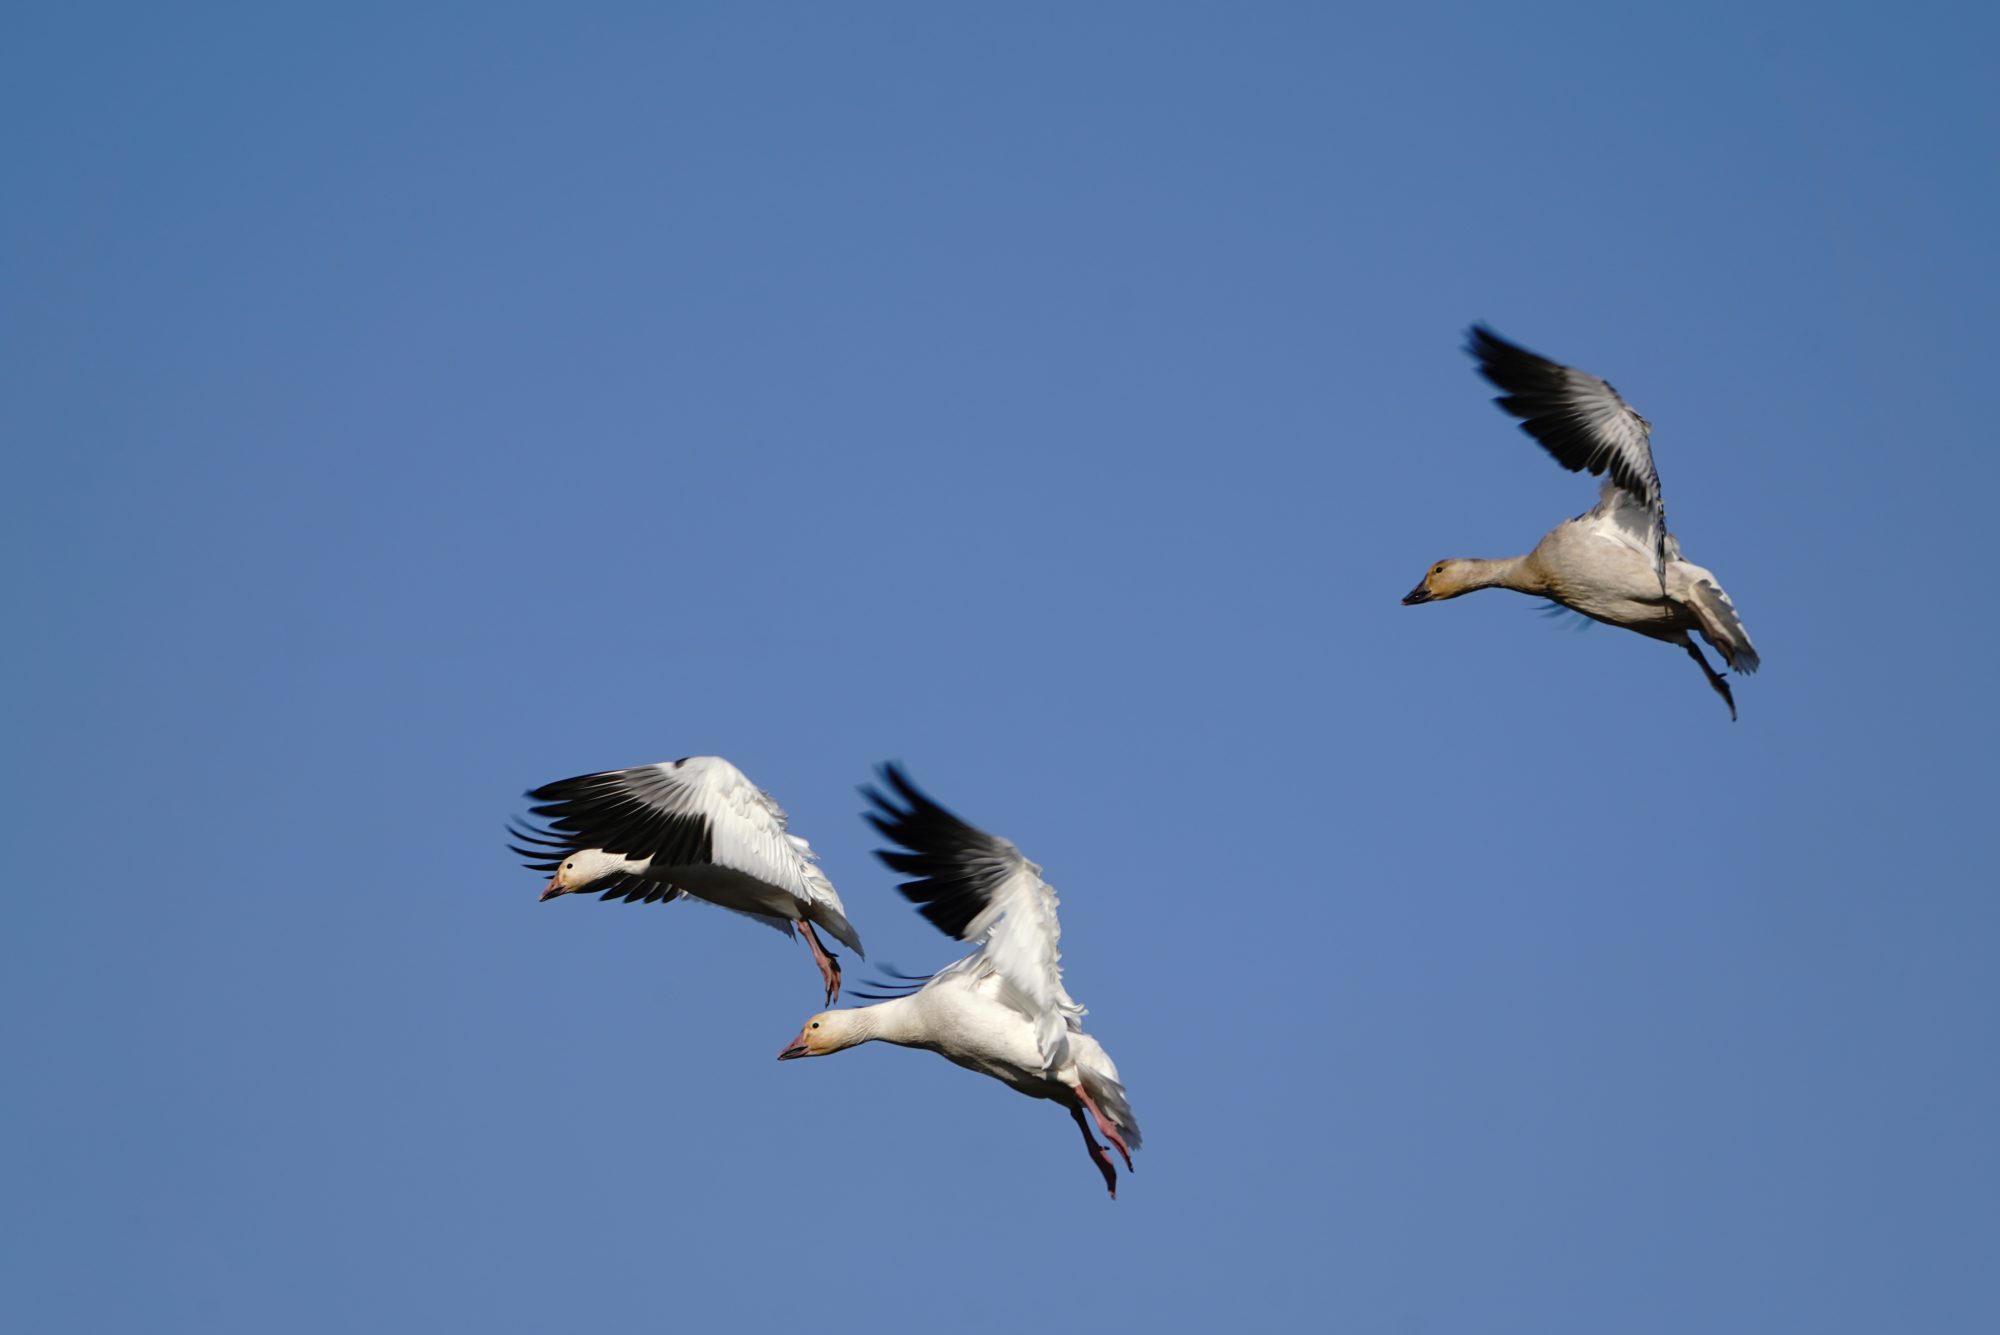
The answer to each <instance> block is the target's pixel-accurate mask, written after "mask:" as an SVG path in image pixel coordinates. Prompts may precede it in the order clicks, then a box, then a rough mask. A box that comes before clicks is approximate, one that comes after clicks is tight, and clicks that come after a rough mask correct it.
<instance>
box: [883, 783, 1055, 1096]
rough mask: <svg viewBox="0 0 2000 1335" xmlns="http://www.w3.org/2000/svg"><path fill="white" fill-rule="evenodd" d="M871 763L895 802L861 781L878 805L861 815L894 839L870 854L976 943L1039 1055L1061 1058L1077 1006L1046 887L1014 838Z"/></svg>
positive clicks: (906, 892)
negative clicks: (973, 821)
mask: <svg viewBox="0 0 2000 1335" xmlns="http://www.w3.org/2000/svg"><path fill="white" fill-rule="evenodd" d="M879 772H880V774H881V777H882V779H883V781H884V782H885V783H886V784H887V785H888V786H889V787H890V788H891V789H893V790H894V792H895V795H896V797H898V798H900V799H901V800H902V802H903V805H902V806H898V805H897V804H896V802H895V801H894V800H892V799H891V798H890V797H888V796H886V795H884V794H883V793H882V792H881V791H880V790H878V789H874V788H863V789H862V793H863V794H864V795H865V796H866V797H867V798H868V799H869V800H870V801H871V802H873V803H874V804H875V806H876V807H877V808H878V810H876V811H870V812H867V813H864V814H865V815H866V817H867V819H868V821H869V823H870V824H871V825H873V826H874V827H875V829H876V830H877V832H879V833H880V834H881V835H882V836H883V837H884V838H886V839H888V840H889V841H891V842H892V843H895V844H898V845H900V846H901V851H897V850H892V849H879V850H877V852H876V854H875V855H876V857H878V858H880V859H881V860H882V861H883V863H884V864H886V865H887V866H888V867H890V868H891V869H892V870H894V871H897V872H901V873H903V874H904V875H906V876H909V877H912V878H914V879H911V880H907V881H904V882H903V883H901V884H900V885H899V886H898V887H897V889H898V890H899V891H900V892H901V893H902V895H903V897H904V898H905V899H908V900H909V901H910V902H911V903H913V904H915V905H917V907H918V911H919V912H921V913H922V914H923V915H924V917H926V918H928V919H929V920H930V922H931V924H932V925H933V926H935V927H937V928H938V930H940V931H942V932H944V933H945V934H946V935H948V936H951V937H954V938H956V939H958V940H960V941H967V942H973V943H976V944H978V945H979V946H980V948H981V951H980V955H979V956H978V957H976V958H978V959H980V960H983V962H984V964H985V965H986V966H987V967H990V968H991V969H992V970H993V971H994V973H996V974H997V975H998V976H999V977H1000V979H1001V981H1002V982H1003V983H1004V984H1005V985H1006V990H1007V991H1008V992H1009V993H1011V994H1012V1001H1013V1004H1014V1005H1015V1006H1017V1007H1018V1008H1019V1009H1020V1010H1021V1012H1022V1013H1023V1014H1025V1015H1027V1016H1028V1017H1029V1018H1030V1019H1032V1020H1033V1021H1034V1024H1035V1043H1036V1046H1037V1048H1039V1049H1040V1051H1041V1053H1042V1056H1043V1058H1044V1060H1046V1061H1048V1062H1049V1063H1050V1064H1051V1065H1056V1064H1060V1062H1061V1057H1062V1053H1063V1051H1064V1038H1065V1035H1066V1034H1067V1033H1069V1032H1072V1031H1076V1030H1079V1029H1081V1018H1082V1016H1083V1014H1084V1009H1083V1007H1082V1006H1080V1005H1078V1004H1077V1003H1076V1001H1075V999H1074V998H1072V997H1071V996H1070V995H1069V993H1068V991H1067V990H1066V989H1065V988H1064V987H1063V983H1062V965H1061V960H1062V954H1061V951H1060V949H1059V942H1060V940H1061V935H1062V927H1061V923H1060V922H1059V921H1058V919H1057V916H1056V905H1057V901H1056V896H1055V891H1054V890H1053V889H1052V888H1051V887H1050V886H1049V885H1048V884H1047V883H1046V882H1044V881H1043V880H1042V879H1041V877H1040V875H1039V873H1040V870H1041V869H1040V868H1039V867H1036V866H1035V864H1034V863H1032V862H1030V861H1029V860H1028V859H1027V858H1026V857H1025V856H1023V855H1022V853H1021V851H1020V850H1019V849H1017V848H1015V847H1014V845H1013V844H1011V843H1009V842H1008V841H1007V840H1005V839H1001V838H999V837H998V836H996V835H991V834H988V833H986V832H985V831H984V830H981V829H978V828H976V827H975V826H972V825H969V824H967V823H966V822H965V821H963V820H961V819H960V818H959V817H958V816H956V815H954V814H953V813H952V812H950V811H948V810H946V809H945V808H944V807H942V806H939V805H938V804H937V803H936V802H935V801H933V800H931V798H930V797H928V796H927V795H925V794H924V792H923V791H922V790H920V789H919V788H917V787H916V785H915V784H913V783H911V782H910V780H909V777H908V776H907V775H906V774H904V773H903V771H902V770H901V769H900V768H899V767H897V766H895V765H883V766H882V767H881V768H880V771H879Z"/></svg>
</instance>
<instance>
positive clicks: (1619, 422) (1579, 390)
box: [1403, 325, 1758, 720]
mask: <svg viewBox="0 0 2000 1335" xmlns="http://www.w3.org/2000/svg"><path fill="white" fill-rule="evenodd" d="M1466 351H1467V352H1469V353H1470V354H1472V356H1473V358H1474V359H1475V360H1477V361H1478V363H1479V373H1480V374H1481V375H1483V376H1485V377H1486V378H1487V379H1488V380H1490V381H1492V382H1493V383H1494V384H1495V385H1497V386H1499V387H1500V388H1501V389H1503V390H1505V391H1507V392H1506V393H1505V394H1503V395H1502V396H1500V397H1499V398H1497V399H1495V400H1494V402H1495V403H1497V404H1499V405H1500V407H1501V408H1502V409H1504V410H1505V411H1507V412H1509V413H1511V414H1513V415H1514V416H1516V417H1518V418H1520V419H1521V430H1523V431H1525V432H1527V433H1528V434H1529V435H1530V436H1533V437H1534V438H1535V439H1536V440H1538V441H1540V442H1541V444H1542V446H1543V447H1544V448H1545V449H1547V450H1548V452H1549V453H1550V454H1552V455H1554V456H1555V458H1556V461H1557V462H1558V463H1560V464H1561V465H1562V466H1563V467H1565V468H1567V469H1569V470H1570V471H1571V472H1590V473H1609V474H1610V477H1609V478H1607V479H1606V481H1605V483H1604V486H1603V488H1602V490H1601V491H1600V492H1599V495H1598V501H1597V505H1596V506H1595V507H1594V508H1592V509H1590V510H1587V511H1585V512H1584V513H1583V514H1580V515H1578V516H1577V517H1576V518H1575V519H1571V520H1569V521H1567V522H1565V523H1561V524H1558V525H1556V526H1555V527H1554V528H1553V529H1550V530H1549V532H1548V534H1547V535H1546V536H1544V537H1543V538H1542V540H1541V542H1539V543H1537V544H1536V546H1535V550H1534V551H1532V552H1529V553H1528V554H1527V555H1526V556H1513V557H1506V558H1503V559H1501V560H1495V561H1486V560H1478V559H1472V558H1462V559H1455V560H1448V561H1439V562H1438V563H1437V564H1436V565H1434V566H1432V567H1431V568H1430V570H1429V571H1427V572H1426V573H1425V575H1424V578H1423V582H1422V583H1420V584H1418V585H1417V587H1416V588H1414V589H1412V590H1410V592H1409V594H1408V595H1407V596H1406V597H1405V598H1404V599H1403V603H1404V605H1405V606H1408V605H1411V604H1415V603H1432V602H1441V601H1443V600H1444V599H1446V598H1456V597H1458V596H1459V595H1460V594H1462V593H1471V592H1472V591H1473V590H1474V589H1496V588H1497V589H1513V590H1515V591H1517V592H1520V593H1528V594H1533V595H1535V596H1536V597H1540V598H1548V599H1551V600H1553V601H1555V602H1557V603H1560V604H1561V605H1562V606H1564V607H1567V608H1569V609H1570V610H1572V611H1575V612H1580V613H1582V614H1583V615H1584V616H1587V617H1589V618H1591V619H1592V620H1594V621H1602V622H1604V623H1606V624H1607V625H1612V626H1623V627H1625V629H1627V630H1635V631H1637V632H1639V633H1640V634H1641V635H1646V636H1650V637H1652V638H1653V639H1656V640H1664V641H1666V642H1667V643H1668V644H1678V645H1680V646H1681V647H1682V648H1683V649H1686V650H1687V651H1688V653H1689V655H1690V656H1691V657H1693V659H1694V661H1695V662H1697V663H1699V664H1700V665H1701V670H1702V674H1703V675H1704V676H1706V677H1707V678H1708V684H1709V685H1710V686H1712V687H1714V688H1715V690H1716V692H1717V693H1718V694H1720V695H1721V696H1722V699H1723V703H1725V704H1727V705H1728V706H1729V717H1730V718H1731V719H1732V720H1733V719H1734V718H1735V717H1736V698H1735V696H1734V695H1732V694H1731V693H1730V689H1729V682H1728V680H1727V679H1726V678H1724V677H1723V676H1722V674H1721V673H1719V672H1717V671H1716V670H1715V669H1714V668H1712V667H1710V666H1709V663H1708V659H1707V658H1705V657H1703V656H1702V652H1701V650H1700V649H1699V648H1698V647H1696V645H1695V642H1694V640H1693V639H1692V638H1690V633H1691V632H1692V633H1693V634H1696V635H1700V636H1701V637H1702V638H1703V639H1704V640H1707V641H1708V642H1709V644H1710V645H1712V646H1714V648H1715V650H1716V651H1717V652H1718V653H1720V654H1721V655H1722V658H1723V661H1724V662H1725V663H1727V664H1728V665H1729V666H1730V667H1731V668H1733V669H1734V670H1735V671H1737V672H1743V673H1749V672H1755V671H1756V670H1757V663H1758V660H1757V650H1756V647H1755V646H1753V645H1752V644H1751V643H1750V635H1749V632H1747V631H1745V630H1744V629H1743V621H1742V619H1741V618H1740V617H1738V616H1737V615H1736V604H1734V603H1732V602H1731V601H1729V595H1728V594H1726V593H1724V592H1723V591H1722V585H1721V583H1720V582H1719V581H1718V580H1717V579H1716V578H1715V576H1714V575H1713V574H1711V573H1709V572H1708V571H1707V570H1704V569H1702V567H1700V566H1698V565H1695V564H1693V563H1692V562H1690V561H1687V560H1684V559H1683V558H1682V556H1681V546H1680V543H1679V542H1678V541H1676V540H1675V538H1674V536H1673V535H1672V534H1671V533H1669V532H1667V514H1666V507H1665V506H1664V505H1663V504H1662V502H1661V500H1660V475H1659V473H1658V471H1657V470H1656V469H1655V468H1654V467H1653V447H1652V432H1653V427H1652V423H1650V422H1648V421H1647V420H1646V419H1645V418H1643V417H1641V416H1639V414H1638V413H1636V412H1634V411H1633V410H1632V406H1631V405H1630V404H1628V403H1626V402H1625V400H1624V399H1622V398H1620V397H1619V396H1618V391H1617V390H1615V389H1613V388H1611V386H1610V385H1609V384H1608V383H1606V382H1605V381H1602V380H1599V379H1598V378H1597V377H1596V376H1594V375H1590V374H1588V373H1586V372H1583V371H1578V370H1576V369H1574V368H1572V367H1568V366H1558V365H1557V364H1556V363H1554V362H1552V361H1549V360H1548V359H1547V358H1545V357H1539V356H1537V355H1535V354H1534V353H1532V352H1529V351H1528V350H1527V349H1525V348H1520V347H1516V346H1515V345H1514V344H1512V343H1509V342H1507V341H1506V340H1505V339H1503V338H1501V337H1500V336H1499V335H1497V334H1495V333H1494V332H1493V331H1492V330H1490V329H1488V328H1486V327H1485V326H1484V325H1474V326H1473V327H1472V329H1471V331H1470V333H1469V334H1468V335H1467V336H1466Z"/></svg>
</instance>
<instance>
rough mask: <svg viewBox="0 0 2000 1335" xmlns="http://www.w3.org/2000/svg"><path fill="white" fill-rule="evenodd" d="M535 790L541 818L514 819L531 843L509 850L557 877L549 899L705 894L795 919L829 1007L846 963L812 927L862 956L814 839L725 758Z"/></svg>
mask: <svg viewBox="0 0 2000 1335" xmlns="http://www.w3.org/2000/svg"><path fill="white" fill-rule="evenodd" d="M528 797H529V799H530V800H531V801H534V802H536V803H538V804H539V805H536V806H533V807H530V808H529V810H530V811H531V812H532V813H533V814H534V815H535V816H536V817H538V818H539V819H540V820H541V824H540V825H534V824H530V823H529V822H526V821H524V822H522V823H523V824H524V825H526V826H527V828H526V829H513V828H512V827H510V829H509V832H510V833H511V834H513V835H514V836H515V837H516V838H518V839H520V840H522V841H523V842H524V843H526V844H528V845H530V847H526V848H522V847H517V846H513V845H509V847H512V848H513V851H514V852H516V853H518V854H520V855H521V856H522V857H524V858H527V859H528V866H529V867H530V868H531V869H533V870H535V871H545V872H550V873H552V875H551V876H550V877H549V883H548V886H547V888H545V889H544V890H543V891H542V898H543V899H545V900H547V899H553V898H555V897H556V896H557V895H569V894H576V893H579V892H596V891H602V892H603V896H602V897H603V898H605V899H622V900H624V901H626V902H627V903H631V902H632V901H634V900H637V901H641V902H644V903H648V904H650V903H654V902H656V901H658V902H666V903H671V902H672V901H674V900H676V899H681V898H687V899H700V900H706V901H707V902H708V903H710V904H719V905H721V906H722V907H723V908H726V909H734V910H735V911H736V912H738V913H744V914H748V915H749V916H750V917H752V918H755V919H757V920H758V921H759V922H762V923H766V924H768V925H770V926H772V927H775V928H777V929H778V930H779V931H781V932H783V933H784V934H785V935H787V936H790V935H791V934H792V929H793V927H794V925H796V926H797V927H798V929H799V931H800V933H801V934H802V935H804V937H805V939H806V947H807V948H808V949H809V950H811V951H812V957H813V962H814V963H815V964H817V965H818V966H819V971H820V977H821V979H822V980H824V982H825V983H826V1002H827V1004H828V1005H829V1006H830V1005H832V1004H833V1003H834V1001H835V999H837V998H838V997H839V996H840V961H839V960H837V959H835V958H834V956H833V955H832V954H831V953H830V952H829V951H828V950H827V949H826V947H825V946H823V945H822V944H820V939H819V937H818V935H817V934H816V933H815V932H814V931H813V925H814V924H815V923H817V924H818V925H819V926H821V927H824V928H825V929H826V930H827V931H828V932H831V933H832V934H833V936H834V938H835V939H836V940H838V941H840V942H841V943H842V944H844V945H846V946H847V947H848V948H849V949H851V950H852V951H853V952H854V953H855V954H857V955H860V954H861V953H862V950H861V938H860V937H858V936H856V935H855V933H854V928H853V927H852V926H851V925H849V923H848V921H847V915H846V912H845V911H844V910H843V909H842V908H841V904H840V896H839V895H838V894H836V893H835V892H834V888H833V885H832V883H831V882H829V881H828V880H827V879H826V877H825V876H824V875H822V874H821V873H820V870H819V868H818V867H817V866H815V865H814V859H813V851H812V847H811V846H810V845H809V844H807V843H806V841H805V840H803V839H801V838H799V837H798V836H797V835H795V834H792V833H789V832H788V831H787V830H786V829H785V813H784V810H783V809H782V808H780V807H779V806H778V804H777V803H776V802H774V801H772V800H771V795H770V794H769V793H766V792H765V791H764V790H763V789H761V788H759V787H757V785H756V784H754V783H752V782H750V780H749V779H748V778H747V777H745V776H744V773H743V771H742V770H740V769H737V768H736V766H734V765H732V764H730V763H729V762H728V761H726V760H724V759H723V758H722V757H720V756H688V757H687V758H686V759H683V760H674V761H669V762H668V763H666V764H663V765H640V766H638V767H636V768H634V769H619V770H606V771H604V772H603V773H601V774H584V775H579V776H578V777H576V778H574V779H562V780H559V781H557V782H555V783H550V784H544V785H543V786H542V787H540V788H537V789H535V790H534V791H532V792H530V793H529V794H528Z"/></svg>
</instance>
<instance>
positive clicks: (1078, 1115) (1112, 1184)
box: [1069, 1108, 1118, 1201]
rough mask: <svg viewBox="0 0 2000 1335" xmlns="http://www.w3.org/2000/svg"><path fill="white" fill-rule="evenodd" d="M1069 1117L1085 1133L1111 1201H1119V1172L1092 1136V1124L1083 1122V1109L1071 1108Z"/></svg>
mask: <svg viewBox="0 0 2000 1335" xmlns="http://www.w3.org/2000/svg"><path fill="white" fill-rule="evenodd" d="M1069 1115H1070V1116H1071V1117H1072V1118H1074V1119H1075V1120H1076V1129H1077V1130H1079V1131H1081V1132H1083V1143H1084V1146H1085V1147H1086V1148H1087V1149H1089V1151H1090V1161H1091V1162H1092V1163H1094V1164H1096V1165H1097V1171H1098V1172H1100V1173H1102V1174H1104V1189H1105V1190H1106V1191H1108V1192H1110V1193H1111V1199H1112V1200H1114V1201H1115V1200H1117V1199H1118V1170H1117V1169H1116V1168H1114V1167H1112V1166H1111V1156H1110V1155H1109V1154H1106V1153H1105V1152H1104V1147H1103V1146H1102V1145H1100V1144H1098V1143H1097V1137H1095V1136H1093V1135H1091V1134H1090V1123H1088V1122H1086V1121H1084V1120H1083V1109H1081V1108H1071V1109H1070V1110H1069Z"/></svg>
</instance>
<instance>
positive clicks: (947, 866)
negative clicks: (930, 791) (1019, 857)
mask: <svg viewBox="0 0 2000 1335" xmlns="http://www.w3.org/2000/svg"><path fill="white" fill-rule="evenodd" d="M877 772H878V773H879V774H880V776H881V779H882V781H883V782H884V783H885V784H887V785H888V787H889V788H891V789H893V790H894V795H895V798H899V799H901V802H900V804H899V803H898V802H897V801H896V800H895V799H894V798H892V797H890V796H889V795H888V794H885V793H883V792H882V791H881V790H880V789H877V788H868V787H864V788H863V789H862V790H861V791H862V793H863V795H864V796H866V797H867V798H868V800H869V801H871V802H873V803H874V804H875V806H876V807H878V808H879V810H878V811H870V812H864V813H863V814H864V815H865V816H866V817H867V819H868V821H869V823H870V824H871V825H873V826H874V827H875V829H876V830H877V831H878V832H879V833H880V834H881V835H882V837H883V838H885V839H887V840H889V841H890V842H891V843H894V844H897V845H900V849H878V850H877V851H876V854H875V856H876V857H878V858H880V859H881V860H882V862H883V863H884V864H885V865H887V866H888V867H889V868H890V869H891V870H894V871H897V872H900V873H902V874H903V875H905V876H909V877H912V878H913V879H911V880H907V881H904V882H903V883H902V884H901V885H900V886H898V887H897V889H898V890H899V891H900V892H901V893H902V895H903V897H904V898H905V899H907V900H909V901H910V902H911V903H912V904H915V905H916V906H917V910H918V912H920V913H922V914H923V915H924V917H925V918H927V919H928V920H929V921H930V922H931V924H932V925H933V926H935V927H936V928H937V929H938V930H939V931H941V932H944V933H945V934H946V935H948V936H951V937H955V938H957V939H958V940H961V941H962V940H965V939H967V938H966V933H967V931H968V930H969V929H970V927H971V925H972V922H973V920H974V919H975V918H977V917H978V916H979V915H980V914H981V913H983V912H984V911H985V909H986V906H987V904H988V903H990V902H991V900H992V897H993V892H994V890H995V888H996V887H997V886H998V885H999V883H1000V882H1001V881H1002V880H1004V879H1005V877H1006V876H1007V875H1008V873H1009V872H1010V871H1011V870H1012V869H1013V865H1014V863H1013V860H1012V857H1011V856H1010V853H1011V850H1010V849H1009V848H1008V847H1007V845H1005V844H1004V843H1003V842H1002V841H1000V840H998V839H995V838H994V837H993V836H992V835H990V834H987V833H985V832H984V831H983V830H979V829H976V828H974V827H973V826H971V825H968V824H966V823H965V822H964V821H962V820H960V819H959V818H958V817H957V816H955V815H953V814H952V813H951V812H950V811H948V810H946V809H945V808H944V807H942V806H939V805H938V804H937V803H936V802H935V801H933V800H932V799H931V798H930V797H929V796H928V795H927V794H925V793H924V791H923V790H922V789H920V788H918V787H917V786H916V784H914V783H912V782H911V781H910V778H909V776H908V775H907V774H905V773H904V772H903V770H902V768H901V767H900V766H898V765H896V764H895V763H893V762H891V763H889V764H885V765H882V766H881V767H880V768H879V769H878V771H877Z"/></svg>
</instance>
